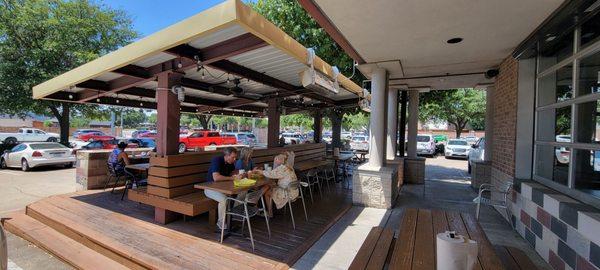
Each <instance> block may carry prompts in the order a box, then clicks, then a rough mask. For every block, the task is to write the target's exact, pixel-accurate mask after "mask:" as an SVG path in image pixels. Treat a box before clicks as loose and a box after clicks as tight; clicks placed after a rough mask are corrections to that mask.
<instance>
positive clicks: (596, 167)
mask: <svg viewBox="0 0 600 270" xmlns="http://www.w3.org/2000/svg"><path fill="white" fill-rule="evenodd" d="M574 153H575V155H576V156H577V163H576V165H575V188H576V189H578V190H580V191H583V192H585V193H590V194H592V195H594V196H596V197H600V151H597V150H596V151H594V150H582V149H576V150H575V152H574Z"/></svg>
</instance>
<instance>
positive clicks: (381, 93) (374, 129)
mask: <svg viewBox="0 0 600 270" xmlns="http://www.w3.org/2000/svg"><path fill="white" fill-rule="evenodd" d="M386 90H387V71H386V70H385V69H382V68H376V69H374V70H373V73H372V74H371V119H370V120H371V137H370V147H369V166H370V167H372V168H381V167H382V166H383V165H384V164H385V158H386V156H385V138H386V135H385V134H386V132H385V131H386V127H385V124H386V122H387V121H386V113H387V106H386V102H385V99H386V97H387V91H386Z"/></svg>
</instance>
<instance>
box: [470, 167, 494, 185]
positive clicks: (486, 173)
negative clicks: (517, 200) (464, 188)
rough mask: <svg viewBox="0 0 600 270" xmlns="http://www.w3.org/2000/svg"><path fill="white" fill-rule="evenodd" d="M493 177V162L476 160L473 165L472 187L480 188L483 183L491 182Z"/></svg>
mask: <svg viewBox="0 0 600 270" xmlns="http://www.w3.org/2000/svg"><path fill="white" fill-rule="evenodd" d="M491 179H492V162H490V161H474V162H473V164H472V165H471V187H473V188H474V189H479V186H481V184H489V183H491Z"/></svg>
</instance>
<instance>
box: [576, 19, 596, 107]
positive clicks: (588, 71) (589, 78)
mask: <svg viewBox="0 0 600 270" xmlns="http://www.w3.org/2000/svg"><path fill="white" fill-rule="evenodd" d="M598 31H600V30H598ZM577 85H578V86H579V95H580V96H583V95H587V94H592V93H599V92H600V52H597V53H595V54H592V55H590V56H587V57H585V58H582V59H581V61H579V80H577Z"/></svg>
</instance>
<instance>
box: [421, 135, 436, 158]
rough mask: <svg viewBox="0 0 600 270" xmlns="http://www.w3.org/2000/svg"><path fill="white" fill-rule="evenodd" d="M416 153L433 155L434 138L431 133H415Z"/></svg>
mask: <svg viewBox="0 0 600 270" xmlns="http://www.w3.org/2000/svg"><path fill="white" fill-rule="evenodd" d="M417 154H418V155H427V156H430V157H433V156H434V155H435V140H434V139H433V135H431V134H419V135H417Z"/></svg>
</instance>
